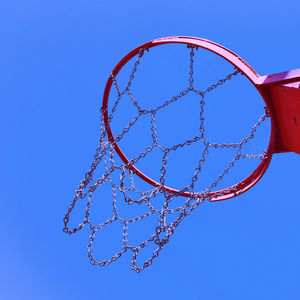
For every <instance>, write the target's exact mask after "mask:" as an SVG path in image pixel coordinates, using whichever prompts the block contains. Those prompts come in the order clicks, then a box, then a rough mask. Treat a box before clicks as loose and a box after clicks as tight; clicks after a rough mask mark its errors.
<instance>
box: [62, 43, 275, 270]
mask: <svg viewBox="0 0 300 300" xmlns="http://www.w3.org/2000/svg"><path fill="white" fill-rule="evenodd" d="M188 48H189V51H190V52H189V54H190V62H189V76H188V83H189V86H188V88H187V89H185V90H183V91H181V92H180V93H179V94H177V95H176V96H173V97H172V98H171V99H169V100H167V101H165V102H164V103H163V104H161V105H159V106H157V107H156V108H153V109H151V110H146V109H143V108H142V106H141V105H140V104H139V103H138V102H137V100H136V99H135V97H134V96H133V93H132V92H131V87H132V84H133V82H134V79H135V74H136V72H137V69H138V66H139V65H140V62H141V59H142V57H143V55H144V52H145V50H147V49H141V50H140V51H139V53H138V55H137V58H136V60H135V63H134V66H133V69H132V71H131V74H130V76H129V81H128V83H127V85H126V87H125V88H124V89H123V90H122V91H121V90H120V87H119V85H118V82H117V79H116V77H115V76H114V75H113V74H111V79H112V82H113V87H114V88H115V90H116V92H117V97H116V101H115V102H114V104H113V106H112V108H111V112H110V114H109V116H108V123H110V122H111V121H112V119H113V115H114V113H115V111H116V110H117V107H118V104H119V103H120V101H121V99H122V96H123V95H125V94H127V95H128V96H129V98H130V101H131V102H132V104H133V105H134V106H135V107H136V108H137V114H136V115H135V116H134V117H133V119H132V120H131V121H130V122H129V123H128V124H127V126H125V127H124V128H123V129H122V131H121V132H120V133H119V134H118V135H117V136H116V138H115V141H114V142H112V141H110V140H109V139H108V137H107V135H106V129H105V124H104V117H103V115H104V113H106V111H105V110H104V108H101V122H100V141H99V145H98V147H97V149H96V154H95V155H94V160H93V162H92V164H91V167H90V170H89V171H88V172H87V173H86V174H85V177H84V179H83V180H82V181H81V183H80V185H79V186H78V187H77V189H76V191H75V195H74V198H73V201H72V203H71V204H70V205H69V206H68V211H67V214H66V215H65V217H64V219H63V221H64V228H63V231H64V232H66V233H68V234H73V233H76V232H77V231H78V230H80V229H82V228H83V227H84V226H85V225H86V224H88V226H89V227H90V230H91V234H90V236H89V244H88V246H87V249H88V257H89V258H90V261H91V263H92V264H93V265H100V266H107V265H109V264H110V263H112V262H113V261H115V260H117V259H119V258H120V257H121V256H122V254H123V253H125V252H127V251H128V250H131V251H132V252H133V256H132V261H131V269H132V270H134V271H136V272H138V273H139V272H141V271H142V270H143V269H145V268H147V267H148V266H150V265H151V264H152V263H153V260H154V259H155V258H156V257H158V255H159V253H160V251H161V250H162V249H163V247H164V245H165V244H167V243H168V242H169V240H170V238H171V236H172V235H173V234H174V231H175V229H176V228H177V227H178V226H179V224H180V223H181V221H182V220H183V219H184V218H185V217H186V216H188V215H189V214H190V213H191V212H192V211H193V210H194V209H196V208H197V207H198V206H199V205H200V204H201V203H203V202H204V201H210V200H211V199H212V196H209V193H210V192H212V190H213V189H214V188H215V187H217V186H218V184H219V182H220V181H222V179H223V178H224V176H225V175H226V174H227V173H228V172H229V170H230V169H231V168H233V167H234V165H235V163H236V161H237V160H239V159H240V158H248V159H261V160H263V159H265V158H266V153H264V154H257V155H252V154H247V153H243V152H242V148H243V146H244V144H246V143H247V142H248V141H249V140H251V139H252V138H253V137H254V135H255V132H256V130H257V128H258V127H259V126H260V125H261V124H262V122H263V121H264V120H265V119H266V118H267V117H269V114H268V111H267V109H266V110H265V113H264V115H263V116H261V117H260V119H259V120H258V122H257V123H256V124H255V125H254V126H253V127H252V129H251V131H250V134H249V135H248V136H247V137H246V138H243V139H242V140H241V141H240V143H223V144H218V143H213V142H209V141H207V140H206V138H205V116H204V112H205V95H206V94H207V93H209V92H211V91H213V90H214V89H216V88H217V87H219V86H221V85H223V84H224V83H226V82H227V81H229V80H231V79H232V78H233V77H234V76H236V75H238V74H240V73H241V72H240V71H239V70H235V71H234V72H232V73H231V74H229V75H227V76H226V77H225V78H223V79H220V80H218V81H217V82H216V83H214V84H212V85H211V86H209V87H208V88H207V89H206V90H204V91H200V90H197V89H195V88H194V56H195V49H196V50H197V48H196V47H194V46H192V45H188ZM188 93H195V94H196V95H197V96H199V97H200V98H199V99H200V101H199V105H200V115H199V119H200V127H199V135H197V136H195V137H194V138H192V139H189V140H186V141H184V142H183V143H179V144H176V145H173V146H172V147H169V148H167V147H165V146H161V145H159V142H158V134H157V130H156V115H157V114H158V112H159V111H160V110H161V109H164V108H166V107H167V106H169V105H171V104H172V103H174V102H176V101H178V100H179V99H180V98H182V97H184V96H185V95H187V94H188ZM143 115H150V117H151V121H150V129H151V137H152V144H151V145H149V146H148V147H146V148H145V150H144V151H143V152H141V153H139V155H138V156H136V157H134V158H132V159H131V160H130V162H129V163H128V164H124V163H123V164H121V165H116V163H115V161H114V154H115V152H114V146H115V143H118V142H119V141H120V140H122V139H123V137H124V136H125V135H126V134H127V133H128V132H129V130H130V129H131V128H132V127H133V126H134V125H135V124H136V122H137V121H138V120H139V118H140V117H141V116H143ZM198 142H202V143H203V144H204V150H203V152H202V154H201V155H200V158H199V160H198V162H197V165H196V167H195V169H194V174H193V176H192V177H191V178H190V184H189V185H187V186H185V187H184V188H182V189H181V190H180V191H178V192H177V193H176V194H170V193H168V192H167V191H166V190H165V189H164V187H165V181H166V174H167V162H168V155H169V153H171V152H175V151H176V150H177V149H180V148H183V147H188V146H190V145H192V144H194V143H198ZM155 148H156V149H159V150H160V151H162V153H163V156H162V161H161V168H160V180H159V183H160V186H158V187H155V188H152V189H151V190H147V191H142V190H140V189H139V188H137V187H136V183H135V179H134V173H133V171H132V169H131V168H130V166H131V165H135V164H136V163H137V162H139V161H140V160H141V159H144V158H145V157H146V156H147V155H148V154H149V153H150V152H151V151H153V149H155ZM210 148H220V149H222V148H233V149H235V155H234V158H233V160H232V161H231V162H230V163H229V164H228V165H227V167H226V168H225V169H224V170H223V172H222V173H221V174H220V175H219V176H218V177H217V178H216V179H215V180H214V181H213V182H212V183H211V184H210V186H208V188H206V189H205V190H204V191H202V192H200V193H196V192H195V191H194V189H195V183H196V182H197V181H198V175H199V174H200V173H201V170H202V166H203V164H204V163H205V161H206V156H207V155H208V154H209V149H210ZM100 161H103V162H104V165H105V172H104V173H103V175H102V176H101V177H100V178H99V179H98V180H97V181H96V182H94V180H93V175H94V173H95V170H96V168H97V166H98V164H99V162H100ZM117 170H118V171H119V172H120V177H119V180H118V182H116V181H115V180H113V178H112V175H113V174H114V172H117ZM126 180H127V181H128V182H129V183H128V184H126ZM105 183H106V184H110V185H111V187H112V212H113V216H112V217H111V218H109V219H108V220H106V221H105V222H104V223H101V224H98V225H97V226H96V225H94V224H93V223H92V222H91V221H90V218H89V217H90V210H91V207H92V202H93V193H94V191H95V190H96V189H97V188H98V187H100V186H101V185H103V184H105ZM235 190H237V185H234V186H233V187H231V188H230V189H227V190H223V191H221V192H219V193H218V194H214V196H213V197H217V196H222V195H224V194H226V193H229V192H234V191H235ZM129 192H134V193H135V195H137V199H134V198H133V197H132V196H131V195H130V194H129ZM184 192H189V193H190V197H189V198H187V200H186V201H185V202H184V205H182V206H178V207H175V208H169V204H170V203H171V201H172V200H174V199H175V198H178V197H180V195H181V194H182V193H184ZM118 193H120V195H121V196H122V197H123V198H124V201H125V203H127V204H128V205H145V208H146V209H147V211H146V212H145V213H143V214H140V215H138V216H135V217H133V218H130V219H126V218H124V217H123V216H121V214H120V212H119V209H118ZM86 196H87V204H86V209H85V215H84V221H83V222H82V223H80V224H79V225H78V226H77V227H74V228H73V229H69V227H68V223H69V220H70V214H71V212H72V211H73V209H74V207H75V205H76V202H77V201H78V199H84V198H86ZM158 196H159V197H162V198H163V199H164V203H163V205H162V207H161V208H159V209H157V208H154V206H153V205H152V204H151V201H152V200H153V199H154V198H156V197H158ZM173 213H176V214H179V216H178V217H177V218H175V220H173V221H172V222H170V223H167V219H168V218H167V216H168V215H171V214H173ZM154 214H157V215H158V223H157V224H156V226H155V229H154V232H153V234H152V235H150V237H149V238H148V239H146V240H145V241H143V242H141V243H140V244H139V245H129V244H128V239H127V237H128V226H129V224H131V223H134V222H137V221H140V220H142V219H144V218H147V217H149V216H151V215H154ZM114 222H120V223H121V226H122V229H123V233H122V243H123V246H122V247H121V249H120V250H119V251H117V252H116V253H115V254H114V255H113V256H112V257H111V258H109V259H105V260H102V261H97V260H96V259H95V258H94V256H93V253H92V246H93V242H94V239H95V236H96V233H97V231H98V230H100V229H102V228H103V227H105V226H107V225H109V224H112V223H114ZM151 243H153V244H154V245H156V249H155V250H154V252H153V253H152V255H151V257H150V258H149V259H147V260H146V261H145V262H144V263H143V264H142V265H141V266H140V267H138V266H137V256H138V254H139V253H140V251H141V250H142V249H143V248H144V247H146V246H147V245H149V244H151Z"/></svg>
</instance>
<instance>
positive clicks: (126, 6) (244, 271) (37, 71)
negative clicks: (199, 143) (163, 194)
mask: <svg viewBox="0 0 300 300" xmlns="http://www.w3.org/2000/svg"><path fill="white" fill-rule="evenodd" d="M299 8H300V7H299V2H298V1H290V2H289V5H287V4H286V3H285V2H282V1H269V0H267V1H243V2H241V1H232V0H229V1H218V2H208V1H194V0H187V1H169V0H166V1H94V0H92V1H69V0H66V1H56V0H54V1H31V0H29V1H15V0H12V1H2V2H1V4H0V16H1V17H0V32H1V47H0V57H1V68H0V69H1V71H0V80H1V89H0V105H1V118H0V130H1V136H2V146H1V149H0V153H1V156H0V157H1V166H2V173H1V180H0V182H1V183H0V184H1V191H2V197H1V201H0V239H1V246H0V266H1V267H0V299H1V300H2V299H3V300H13V299H31V300H32V299H43V300H47V299H51V300H52V299H57V300H60V299H71V300H77V299H78V300H80V299H86V298H89V299H100V300H102V299H103V300H104V299H105V300H110V299H112V300H115V299H140V298H141V297H142V298H144V299H154V298H157V297H159V298H162V297H163V298H165V299H182V298H188V299H192V300H193V299H208V300H209V299H298V298H299V296H300V291H299V288H298V286H297V284H298V281H299V280H298V279H299V267H300V259H299V251H300V237H299V230H298V228H299V227H300V220H299V211H300V205H299V200H300V196H299V193H298V186H299V168H300V159H299V156H298V155H296V154H294V153H286V154H281V155H275V156H274V158H273V160H272V162H271V165H270V167H269V169H268V171H267V172H266V174H265V175H264V177H263V178H262V180H261V181H260V182H259V183H258V184H257V185H256V186H255V187H254V188H252V189H251V190H249V191H248V192H247V193H245V194H243V195H241V196H239V197H237V198H234V199H230V200H227V201H223V202H217V203H207V204H205V205H203V206H200V207H198V208H197V209H196V210H195V211H194V212H193V214H191V215H190V216H189V217H188V218H187V219H186V221H185V222H183V224H181V225H180V226H179V227H178V230H177V231H176V233H175V234H174V236H173V238H172V240H171V241H170V243H169V244H168V245H167V246H166V249H164V251H162V252H161V254H160V255H159V257H158V258H157V259H156V260H155V262H154V263H153V265H152V266H151V267H150V268H148V269H146V270H144V271H143V272H141V273H140V274H136V273H135V272H133V271H131V270H130V255H125V256H124V257H122V259H120V260H119V261H117V262H115V263H113V264H111V265H110V266H108V267H105V268H99V267H97V266H96V267H95V266H92V265H91V264H90V263H89V259H88V257H87V250H86V245H87V243H88V235H89V232H88V230H87V229H83V230H82V231H80V232H78V233H77V234H76V235H74V236H68V235H66V234H64V233H63V232H62V228H63V222H62V219H63V216H64V215H65V213H66V210H67V205H68V204H69V203H70V202H71V201H72V198H73V193H74V190H75V188H76V186H77V185H78V184H79V182H80V180H81V179H82V177H83V175H84V173H85V172H86V171H87V169H88V167H89V165H90V162H91V161H92V158H93V155H94V150H95V149H96V147H97V142H98V138H99V120H100V114H99V109H100V105H101V98H102V93H103V90H104V87H105V83H106V80H107V78H108V76H109V74H110V72H111V71H112V69H113V68H114V66H115V65H116V64H117V62H118V61H119V60H120V59H121V58H122V57H123V56H124V55H125V54H126V53H127V52H129V51H130V50H132V49H133V48H135V47H137V46H138V45H140V44H142V43H144V42H147V41H149V40H152V39H155V38H159V37H164V36H172V35H186V36H196V37H201V38H205V39H209V40H212V41H214V42H217V43H219V44H221V45H224V46H225V47H227V48H229V49H231V50H233V51H234V52H236V53H237V54H239V55H240V56H241V57H243V58H244V59H245V60H246V61H247V62H248V63H250V64H251V65H252V66H253V67H254V68H255V69H256V71H257V72H258V73H259V74H260V75H266V74H272V73H277V72H281V71H286V70H291V69H296V68H299V67H300V59H299V47H300V38H299V28H300V20H299V16H298V12H299ZM187 53H188V52H187ZM150 54H152V53H150ZM197 54H198V53H197ZM200 54H201V53H199V61H197V63H199V66H201V58H200V57H201V55H200ZM172 55H173V54H172V52H170V56H168V59H169V61H170V64H171V63H172V61H173V62H174V64H176V68H177V69H176V70H179V71H181V70H184V68H185V65H184V61H180V62H179V61H178V60H177V59H176V56H172ZM174 55H175V54H174ZM187 57H188V56H187ZM197 57H198V56H197ZM204 57H205V56H204ZM150 58H151V57H150V56H149V59H150ZM185 58H186V57H185ZM161 62H162V61H159V60H158V66H159V67H162V66H161V65H160V63H161ZM148 66H151V60H149V63H148ZM203 66H206V67H207V65H205V61H203ZM146 67H147V61H145V69H144V70H146ZM141 68H143V65H142V64H141ZM155 70H156V71H157V69H155ZM155 70H154V71H155ZM197 70H198V69H197ZM207 70H208V71H207V72H208V73H209V74H210V75H213V73H214V70H215V72H218V70H219V68H218V67H216V66H215V65H213V64H212V68H211V69H209V68H208V69H207ZM145 74H146V73H145ZM199 74H200V73H199ZM171 75H172V74H167V68H165V66H163V67H162V70H161V72H158V73H157V74H156V75H155V76H157V77H155V78H158V79H159V78H161V77H162V78H163V79H164V84H163V85H162V87H161V88H160V89H159V90H153V89H151V85H152V84H153V86H154V85H155V84H160V83H161V82H162V81H161V80H157V81H155V80H154V81H151V80H152V79H153V78H154V77H151V76H150V75H148V77H143V78H144V79H145V82H146V84H148V86H147V89H145V88H143V87H141V88H140V89H139V88H138V87H137V92H140V93H142V94H146V95H147V96H149V97H152V98H154V96H157V94H158V95H161V94H163V93H164V92H165V90H164V89H163V87H164V86H167V87H168V88H172V87H173V86H175V85H176V86H175V87H176V90H175V91H177V88H178V85H179V84H180V82H179V81H178V82H176V84H174V81H173V79H172V76H171ZM173 75H174V74H173ZM145 76H147V75H145ZM153 76H154V75H153ZM160 76H161V77H160ZM199 76H200V75H199ZM199 78H200V77H199ZM149 82H151V84H149ZM233 86H234V83H233ZM146 91H147V92H146ZM235 91H237V92H239V93H240V94H239V98H237V99H242V100H243V103H244V104H243V105H240V106H238V104H241V102H237V103H238V104H236V105H234V104H232V103H234V102H228V103H229V104H227V102H226V101H225V100H226V98H227V94H225V95H226V97H225V99H223V98H220V99H223V100H220V102H219V104H218V103H217V105H216V108H212V110H211V113H212V114H217V116H218V118H216V119H217V121H218V120H219V123H218V122H212V124H214V126H216V127H215V128H216V130H217V131H218V128H219V129H222V128H223V126H225V125H224V124H225V123H220V122H221V121H220V120H221V119H222V117H223V118H224V115H225V114H224V113H222V111H224V112H226V116H227V115H228V114H230V113H231V119H232V120H233V121H234V122H232V124H233V125H232V126H233V127H232V128H231V129H230V130H229V129H226V132H232V131H233V132H234V133H235V132H236V133H237V134H239V133H240V126H237V124H240V122H242V121H243V119H246V118H247V117H248V116H249V115H251V114H252V113H253V112H256V107H257V106H256V102H254V101H253V103H252V102H251V97H250V96H251V92H249V94H248V92H247V93H246V92H244V91H243V89H242V87H241V86H240V85H239V88H236V90H235ZM225 92H226V91H225ZM226 93H227V92H226ZM217 95H218V94H217ZM228 95H229V94H228ZM244 97H245V98H244ZM155 99H156V98H155ZM157 99H158V98H157ZM261 103H262V106H263V102H261ZM231 107H232V109H231ZM125 108H126V107H125ZM233 108H234V109H237V110H238V109H241V110H240V112H237V113H232V112H233V111H235V110H233ZM260 108H261V107H260ZM125 114H126V113H125ZM183 114H184V112H183ZM174 116H175V115H173V117H172V116H165V119H164V120H169V121H170V122H171V121H172V120H173V121H174V120H175V122H174V124H173V125H174V126H177V127H176V129H174V128H175V127H172V126H170V127H171V128H168V127H167V130H168V131H167V133H166V134H168V132H171V130H172V129H174V130H173V131H172V136H173V137H176V135H177V133H178V134H179V132H180V134H184V133H185V132H186V131H180V130H181V129H180V128H183V126H184V125H185V124H186V122H184V124H182V126H178V123H179V120H180V119H177V118H175V117H174ZM226 116H225V117H226ZM258 116H260V112H258ZM235 117H238V119H236V120H235V119H234V118H235ZM168 118H169V119H168ZM188 118H189V115H188V114H186V115H185V120H187V119H188ZM225 119H226V118H225ZM177 120H178V122H177ZM169 124H170V123H169ZM220 124H221V125H220ZM179 125H180V123H179ZM218 126H220V127H218ZM228 126H229V125H228ZM226 128H227V127H226ZM228 128H229V127H228ZM218 132H220V131H218ZM137 134H139V135H141V136H143V129H140V131H139V132H138V133H137ZM161 134H162V135H163V132H162V133H161ZM224 134H225V133H224ZM167 136H168V135H167ZM258 138H259V139H258V142H257V145H258V147H260V146H261V144H263V143H265V142H266V141H267V139H268V135H265V138H264V137H263V136H262V137H258ZM128 144H129V145H130V146H132V147H133V148H135V146H136V145H135V144H134V142H129V143H128ZM125 146H126V144H125ZM128 151H131V150H130V147H129V149H128ZM188 157H189V158H190V157H192V158H193V157H195V153H194V154H193V155H190V156H189V155H188V154H186V153H185V154H182V156H181V157H179V159H177V161H176V162H177V163H175V165H173V166H172V165H170V168H172V167H173V171H172V172H171V178H170V180H171V181H172V180H173V181H174V182H175V183H177V184H178V182H179V183H180V182H181V180H184V174H185V173H184V171H188V170H187V169H181V168H184V167H185V165H186V164H183V163H182V161H185V160H186V159H187V158H188ZM150 158H151V157H150ZM154 159H155V157H154ZM149 163H150V164H151V162H149ZM218 166H219V160H216V161H215V163H214V162H211V165H210V168H212V169H214V167H215V168H218ZM148 167H149V165H148ZM145 168H147V165H145ZM182 170H183V171H182ZM151 171H153V170H149V172H151ZM99 172H100V173H101V170H99ZM100 173H99V174H100ZM178 174H180V175H182V176H183V177H182V178H183V179H181V178H180V179H179V180H178V176H177V175H178ZM154 176H155V175H154ZM172 176H173V177H172ZM233 179H235V178H234V177H233ZM105 193H107V194H105ZM110 197H111V195H110V194H109V192H108V191H104V195H102V197H99V200H98V202H97V204H98V205H96V208H97V211H98V212H99V213H100V214H101V213H104V212H105V211H102V207H103V209H106V208H107V207H108V206H109V205H110V203H111V199H110ZM102 202H103V205H102ZM82 207H83V206H81V207H78V212H77V215H75V220H74V222H76V221H77V219H76V217H78V220H79V219H80V216H81V215H80V209H82ZM133 209H134V208H133ZM106 229H107V231H104V232H103V234H102V236H99V239H97V242H96V243H97V246H98V247H97V248H98V250H97V254H99V256H100V255H102V254H107V253H112V252H113V251H115V248H114V246H116V245H119V244H118V243H119V240H120V239H118V236H114V233H115V232H116V230H114V228H112V229H111V231H110V229H109V228H106ZM141 230H143V229H141ZM136 233H137V234H139V233H140V232H139V229H138V228H137V229H136Z"/></svg>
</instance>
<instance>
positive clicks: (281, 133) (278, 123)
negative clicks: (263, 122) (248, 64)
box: [257, 69, 300, 154]
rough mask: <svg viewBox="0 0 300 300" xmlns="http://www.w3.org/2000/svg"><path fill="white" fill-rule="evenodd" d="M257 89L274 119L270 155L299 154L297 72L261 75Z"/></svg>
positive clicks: (299, 71)
mask: <svg viewBox="0 0 300 300" xmlns="http://www.w3.org/2000/svg"><path fill="white" fill-rule="evenodd" d="M257 88H258V90H259V91H260V93H261V94H262V96H263V97H264V99H265V101H266V103H267V104H268V109H269V111H270V113H271V114H272V117H273V120H274V124H272V125H273V126H275V130H274V131H273V136H272V138H273V139H274V143H273V145H274V148H273V153H283V152H295V153H298V154H300V69H297V70H292V71H288V72H283V73H278V74H273V75H267V76H261V77H260V84H258V85H257Z"/></svg>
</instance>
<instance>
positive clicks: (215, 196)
mask: <svg viewBox="0 0 300 300" xmlns="http://www.w3.org/2000/svg"><path fill="white" fill-rule="evenodd" d="M172 43H178V44H186V45H194V46H196V47H200V48H203V49H206V50H209V51H211V52H213V53H215V54H217V55H219V56H220V57H222V58H224V59H226V60H227V61H228V62H229V63H231V64H232V65H233V66H234V67H236V68H237V69H238V70H239V71H241V72H242V73H243V74H244V75H245V76H246V77H247V78H248V79H249V80H250V81H251V83H252V84H253V85H254V86H255V87H256V89H257V90H258V92H259V93H260V94H261V92H260V90H259V89H258V84H259V82H260V81H259V79H260V76H259V75H258V74H257V73H256V72H255V70H254V69H253V68H252V67H251V66H250V65H249V64H248V63H247V62H245V61H244V60H243V59H242V58H240V57H239V56H238V55H237V54H235V53H233V52H232V51H230V50H228V49H226V48H225V47H223V46H221V45H218V44H216V43H213V42H211V41H208V40H204V39H200V38H195V37H181V36H175V37H166V38H160V39H156V40H153V41H150V42H147V43H145V44H143V45H140V46H139V47H137V48H135V49H134V50H132V51H131V52H130V53H128V54H127V55H126V56H125V57H124V58H123V59H122V60H121V61H120V62H119V63H118V64H117V65H116V67H115V68H114V70H113V71H112V75H113V76H114V77H115V76H117V74H118V73H119V71H120V70H121V69H122V67H123V66H124V65H125V64H126V63H127V62H128V61H130V60H131V59H132V58H133V57H134V56H136V55H137V54H138V53H139V51H140V50H141V49H149V48H152V47H156V46H159V45H163V44H172ZM112 84H113V79H112V76H110V77H109V78H108V81H107V83H106V86H105V90H104V95H103V102H102V112H103V116H104V124H105V128H106V132H107V135H108V138H109V141H110V143H112V145H113V147H114V149H115V151H116V152H117V154H118V155H119V157H120V158H121V159H122V161H123V162H124V163H125V164H126V165H128V166H129V168H130V169H131V170H132V171H133V173H134V174H136V175H138V176H139V177H140V178H142V179H143V180H144V181H146V182H148V183H149V184H151V185H152V186H154V187H161V188H162V189H164V190H165V191H166V192H168V193H171V194H178V193H179V195H181V196H184V197H190V196H191V193H189V192H180V191H179V190H176V189H173V188H170V187H167V186H161V184H160V183H158V182H156V181H154V180H153V179H151V178H149V177H148V176H146V175H145V174H144V173H142V172H141V171H140V170H138V169H137V168H136V167H135V166H134V165H132V164H130V161H129V160H128V158H127V157H126V156H125V155H124V153H123V152H122V150H121V149H120V148H119V146H118V144H117V142H116V141H115V138H114V135H113V133H112V131H111V128H110V125H109V122H108V99H109V94H110V90H111V87H112ZM261 96H262V98H263V99H264V97H263V95H262V94H261ZM264 101H265V104H266V106H267V107H268V103H267V101H266V100H265V99H264ZM268 108H269V107H268ZM269 111H270V114H271V137H270V142H269V146H268V149H267V153H266V158H265V159H264V160H262V161H261V163H260V164H259V165H258V167H257V168H256V169H255V170H254V171H253V172H252V173H251V174H250V175H249V176H248V177H247V178H245V179H244V180H242V181H240V182H239V183H238V184H236V185H235V186H234V187H233V186H231V187H228V188H226V189H223V190H219V191H214V192H210V193H209V194H208V195H207V196H208V197H209V198H211V201H220V200H225V199H229V198H232V197H235V196H238V195H240V194H241V193H244V192H245V191H247V190H248V189H250V188H251V187H252V186H253V185H255V184H256V183H257V182H258V181H259V180H260V179H261V177H262V176H263V174H264V173H265V171H266V170H267V168H268V166H269V164H270V161H271V158H272V154H273V143H272V142H273V140H274V122H273V117H272V112H271V110H270V109H269ZM193 195H194V196H195V195H196V196H198V197H201V193H198V194H197V193H196V194H193Z"/></svg>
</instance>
